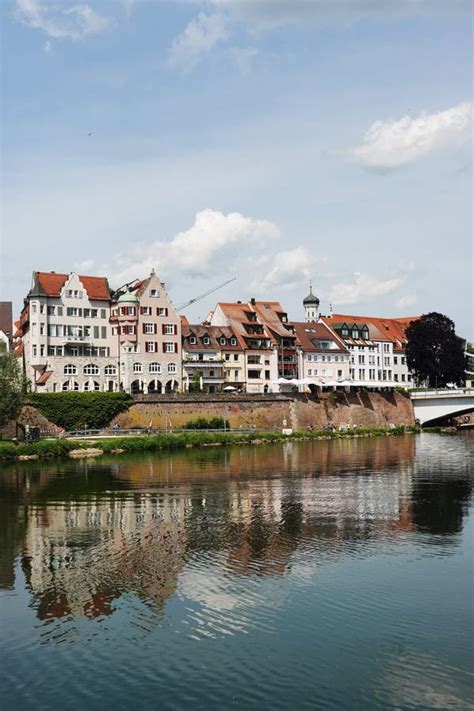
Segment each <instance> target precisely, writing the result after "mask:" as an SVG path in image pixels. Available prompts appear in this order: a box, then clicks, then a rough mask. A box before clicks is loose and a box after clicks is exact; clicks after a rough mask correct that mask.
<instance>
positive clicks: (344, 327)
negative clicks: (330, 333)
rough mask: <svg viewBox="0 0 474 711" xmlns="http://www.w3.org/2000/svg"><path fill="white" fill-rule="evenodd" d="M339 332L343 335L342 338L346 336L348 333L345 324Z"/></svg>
mask: <svg viewBox="0 0 474 711" xmlns="http://www.w3.org/2000/svg"><path fill="white" fill-rule="evenodd" d="M341 334H342V335H343V336H344V338H347V337H348V335H349V330H348V329H347V328H346V326H343V327H342V329H341Z"/></svg>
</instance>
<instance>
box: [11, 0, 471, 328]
mask: <svg viewBox="0 0 474 711" xmlns="http://www.w3.org/2000/svg"><path fill="white" fill-rule="evenodd" d="M0 11H1V21H2V54H3V57H2V59H3V68H4V69H3V85H2V222H3V225H2V242H3V243H2V260H1V261H2V270H1V272H0V294H1V298H13V299H14V302H15V305H16V308H18V307H19V306H20V304H21V300H22V298H23V296H24V295H25V294H26V292H27V290H28V288H29V284H30V279H31V272H32V271H33V270H34V269H40V270H56V271H66V272H68V271H72V270H75V271H79V272H80V273H86V274H106V275H108V276H109V278H110V281H111V283H112V285H113V286H118V285H120V284H122V283H123V282H124V281H127V280H129V279H133V278H135V277H143V276H145V275H146V274H147V273H148V272H149V271H150V269H151V268H152V267H154V268H155V269H156V271H157V272H158V273H159V275H160V276H161V277H162V278H163V279H164V280H165V281H166V283H167V286H168V290H169V292H170V294H171V296H172V298H173V299H174V300H175V301H176V302H177V303H180V302H183V301H185V300H186V299H188V298H192V297H193V296H195V295H196V294H199V293H201V292H203V291H205V290H207V289H208V288H211V287H212V286H213V285H217V284H218V283H220V282H222V281H224V280H225V279H227V278H230V277H232V276H237V277H238V279H237V281H236V282H234V283H233V284H232V285H230V286H229V287H226V288H225V289H223V290H221V291H220V292H218V294H216V295H215V296H212V297H209V298H208V299H205V300H203V301H201V302H200V303H199V304H196V306H194V307H193V309H191V310H190V311H189V312H188V315H189V316H190V318H193V319H200V318H202V317H204V316H205V315H206V313H207V312H208V310H209V309H211V308H212V307H213V305H214V303H215V301H216V299H217V298H219V299H221V300H231V299H238V298H240V299H248V298H250V297H251V296H256V297H258V298H275V299H279V300H281V301H282V303H283V304H284V305H285V307H286V308H287V309H288V311H289V312H290V314H291V316H292V317H293V318H295V319H297V318H300V317H302V307H301V299H302V298H303V297H304V296H305V294H306V293H307V291H308V282H309V279H310V278H311V279H312V281H313V285H314V291H315V292H316V293H317V294H318V295H319V297H320V299H321V302H322V307H323V311H325V312H327V311H328V309H329V304H330V303H332V304H333V308H334V310H335V311H339V312H344V313H355V314H367V313H370V314H374V315H385V316H396V315H412V314H417V313H424V312H427V311H432V310H437V311H441V312H443V313H446V314H448V315H449V316H451V317H452V318H453V319H454V320H455V322H456V324H457V327H458V331H459V332H460V333H461V334H463V335H465V336H470V337H471V338H472V336H473V328H472V212H471V198H472V103H471V84H472V69H471V63H472V29H471V28H472V5H471V4H470V3H467V2H462V1H459V2H457V1H456V0H450V2H443V0H433V1H432V2H431V1H430V0H378V2H372V1H371V0H351V1H350V0H332V1H330V0H325V1H323V0H321V1H319V0H202V1H201V0H195V1H193V0H167V1H165V0H163V1H158V0H155V1H154V2H152V1H150V2H146V1H144V0H115V1H114V2H112V1H109V2H101V1H100V0H88V2H82V1H79V2H67V1H66V0H62V1H61V0H58V1H57V2H50V1H49V0H17V1H15V2H8V1H7V2H3V3H2V5H1V10H0ZM89 134H91V135H89Z"/></svg>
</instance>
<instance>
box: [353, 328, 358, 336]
mask: <svg viewBox="0 0 474 711" xmlns="http://www.w3.org/2000/svg"><path fill="white" fill-rule="evenodd" d="M352 338H359V331H358V329H357V328H353V329H352Z"/></svg>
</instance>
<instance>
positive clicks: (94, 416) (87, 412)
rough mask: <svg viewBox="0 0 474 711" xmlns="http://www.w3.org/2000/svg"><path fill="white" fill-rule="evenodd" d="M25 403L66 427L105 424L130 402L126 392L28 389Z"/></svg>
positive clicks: (122, 410) (90, 426)
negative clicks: (51, 391) (40, 390)
mask: <svg viewBox="0 0 474 711" xmlns="http://www.w3.org/2000/svg"><path fill="white" fill-rule="evenodd" d="M28 403H29V404H31V405H33V406H34V407H36V408H37V409H38V410H39V411H40V412H41V413H42V414H43V415H44V416H45V417H46V418H47V419H48V420H49V421H50V422H53V423H54V424H55V425H58V426H59V427H64V429H65V430H75V429H80V428H82V427H84V425H87V427H88V428H89V429H101V428H102V427H106V426H107V425H108V424H109V422H110V421H111V420H113V419H114V417H116V416H117V415H119V414H120V413H121V412H124V411H125V410H127V409H128V408H129V407H130V405H132V404H133V398H132V397H131V395H128V394H127V393H95V392H92V393H76V392H65V393H30V395H29V396H28Z"/></svg>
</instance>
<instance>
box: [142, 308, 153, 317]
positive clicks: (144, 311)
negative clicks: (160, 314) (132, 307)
mask: <svg viewBox="0 0 474 711" xmlns="http://www.w3.org/2000/svg"><path fill="white" fill-rule="evenodd" d="M140 313H141V314H142V316H151V306H140Z"/></svg>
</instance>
